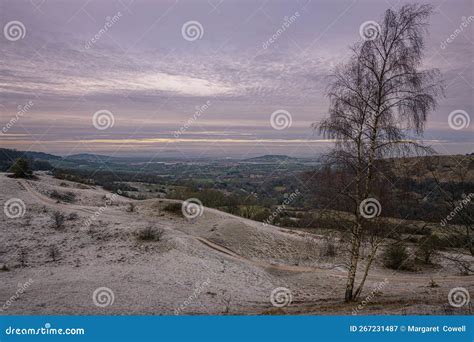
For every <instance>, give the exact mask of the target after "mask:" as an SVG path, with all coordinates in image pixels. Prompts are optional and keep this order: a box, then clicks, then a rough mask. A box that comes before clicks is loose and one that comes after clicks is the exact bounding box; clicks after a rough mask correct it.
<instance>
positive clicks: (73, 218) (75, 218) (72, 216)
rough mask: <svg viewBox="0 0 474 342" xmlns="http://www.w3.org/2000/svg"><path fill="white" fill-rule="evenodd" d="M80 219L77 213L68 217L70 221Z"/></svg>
mask: <svg viewBox="0 0 474 342" xmlns="http://www.w3.org/2000/svg"><path fill="white" fill-rule="evenodd" d="M78 218H79V215H77V213H70V214H69V216H68V217H67V219H68V220H71V221H73V220H77V219H78Z"/></svg>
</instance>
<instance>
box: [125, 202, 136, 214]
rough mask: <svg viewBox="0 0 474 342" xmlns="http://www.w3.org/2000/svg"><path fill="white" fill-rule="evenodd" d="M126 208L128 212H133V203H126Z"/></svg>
mask: <svg viewBox="0 0 474 342" xmlns="http://www.w3.org/2000/svg"><path fill="white" fill-rule="evenodd" d="M126 210H127V212H129V213H133V212H135V204H133V203H131V202H130V203H128V205H127V209H126Z"/></svg>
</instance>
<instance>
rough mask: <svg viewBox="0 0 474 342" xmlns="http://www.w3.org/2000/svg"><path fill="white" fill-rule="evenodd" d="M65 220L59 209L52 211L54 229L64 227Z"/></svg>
mask: <svg viewBox="0 0 474 342" xmlns="http://www.w3.org/2000/svg"><path fill="white" fill-rule="evenodd" d="M65 220H66V218H65V216H64V215H63V214H61V213H60V212H59V211H55V212H54V213H53V228H54V229H56V230H63V229H64V221H65Z"/></svg>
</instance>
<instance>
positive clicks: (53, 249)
mask: <svg viewBox="0 0 474 342" xmlns="http://www.w3.org/2000/svg"><path fill="white" fill-rule="evenodd" d="M59 254H60V252H59V248H58V246H56V245H51V246H49V250H48V255H49V257H50V258H51V260H53V261H57V260H58V259H59Z"/></svg>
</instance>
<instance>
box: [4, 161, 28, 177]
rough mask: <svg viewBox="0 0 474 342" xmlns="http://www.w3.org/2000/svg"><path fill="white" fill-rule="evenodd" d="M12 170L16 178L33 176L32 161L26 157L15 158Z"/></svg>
mask: <svg viewBox="0 0 474 342" xmlns="http://www.w3.org/2000/svg"><path fill="white" fill-rule="evenodd" d="M10 172H13V177H15V178H31V177H32V176H33V171H32V170H31V167H30V163H28V160H26V159H24V158H19V159H17V160H15V162H14V163H13V165H12V166H11V167H10Z"/></svg>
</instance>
